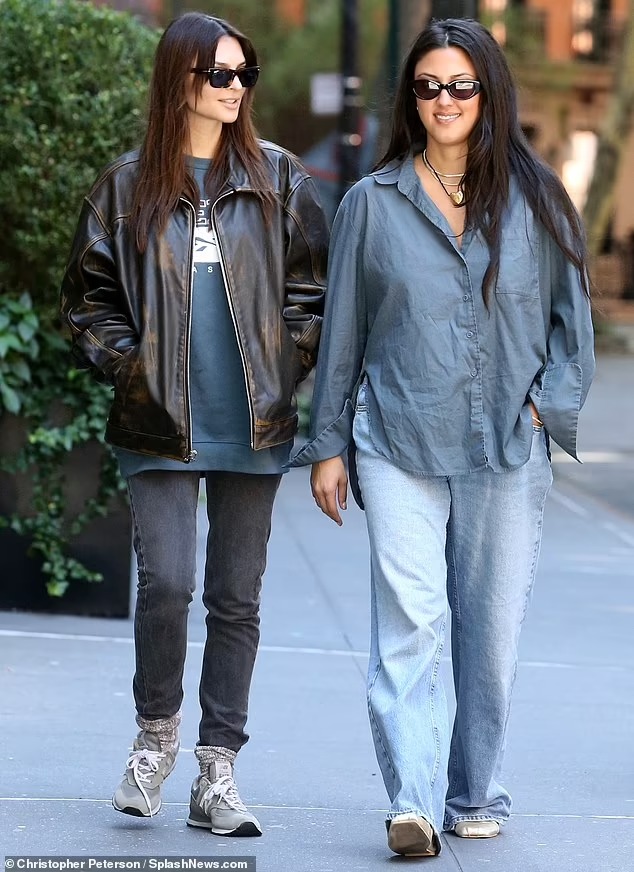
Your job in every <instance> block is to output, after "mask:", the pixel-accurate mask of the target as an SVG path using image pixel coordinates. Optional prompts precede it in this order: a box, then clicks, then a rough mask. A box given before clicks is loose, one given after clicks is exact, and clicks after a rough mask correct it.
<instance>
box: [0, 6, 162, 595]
mask: <svg viewBox="0 0 634 872" xmlns="http://www.w3.org/2000/svg"><path fill="white" fill-rule="evenodd" d="M0 22H1V26H0V414H2V413H3V412H4V413H5V414H11V413H13V414H18V413H19V414H20V415H21V416H22V417H23V418H24V419H25V421H26V425H27V431H28V432H27V439H26V442H25V444H24V446H23V448H22V449H21V451H20V452H19V453H18V454H17V455H16V456H14V457H2V458H0V471H3V472H4V473H5V474H8V475H15V474H16V473H22V474H24V473H26V474H27V475H28V476H29V478H30V481H31V484H32V499H31V502H32V510H31V511H30V512H29V514H28V516H23V515H22V516H21V515H17V514H16V515H13V516H12V517H0V524H2V525H3V526H10V527H11V528H12V529H13V530H14V531H15V532H17V533H18V534H20V535H22V536H24V537H26V539H27V540H28V541H29V542H30V545H31V551H32V553H34V554H37V555H38V556H39V557H40V558H41V560H42V567H43V573H44V576H45V579H46V581H47V588H48V591H49V593H51V594H52V595H57V596H60V595H62V594H63V593H64V591H65V590H66V588H67V586H68V584H69V583H70V582H71V581H72V580H84V581H96V580H99V576H98V575H96V574H95V573H93V572H90V571H88V570H87V569H86V568H85V567H83V566H82V565H81V564H79V563H78V562H77V561H76V560H74V559H73V558H72V557H71V556H70V550H69V541H70V540H71V538H72V537H73V536H74V535H75V534H77V533H78V532H80V530H81V529H82V527H83V526H84V525H85V524H87V523H88V522H90V521H91V520H92V519H93V518H94V517H97V516H99V515H104V514H106V513H107V512H108V508H109V506H110V505H111V500H112V498H113V496H114V495H115V493H116V492H117V490H118V489H119V488H120V481H119V479H118V475H117V470H116V466H115V464H114V461H113V459H112V456H111V455H110V454H109V453H108V452H104V455H103V457H104V460H103V465H102V469H101V474H100V481H99V490H98V493H97V495H96V497H95V498H94V499H91V500H90V501H89V502H88V503H87V504H86V505H85V506H83V507H82V509H81V511H80V513H79V514H76V515H74V516H69V511H68V508H67V503H68V501H67V499H66V495H65V493H66V483H65V480H64V473H63V467H64V461H65V459H66V457H67V454H68V452H69V451H71V450H72V449H73V448H75V447H76V446H81V445H82V444H84V443H86V442H91V441H97V442H103V430H104V421H105V417H106V414H107V410H108V407H109V404H110V392H109V391H108V389H107V388H104V387H103V386H100V385H97V384H96V383H95V382H94V381H93V380H92V379H91V377H90V375H89V374H87V373H85V372H77V371H76V370H74V369H73V367H72V364H71V356H70V347H69V342H68V338H67V337H66V336H65V335H64V334H62V333H61V332H60V328H59V323H58V319H57V310H58V300H59V285H60V281H61V277H62V273H63V270H64V266H65V262H66V258H67V257H68V253H69V250H70V244H71V240H72V236H73V233H74V229H75V225H76V222H77V218H78V215H79V210H80V206H81V201H82V198H83V196H84V195H85V194H86V193H87V191H88V189H89V188H90V186H91V184H92V182H93V181H94V179H95V177H96V175H97V173H98V171H99V169H100V168H101V167H103V166H104V164H106V163H108V162H109V161H110V160H112V159H113V158H114V157H116V155H117V154H119V153H120V152H123V151H125V150H127V149H129V148H132V147H134V146H136V145H137V144H138V143H139V140H140V136H141V129H142V124H141V119H142V115H143V111H144V103H145V97H146V92H147V86H148V83H149V77H150V74H151V67H152V59H153V55H154V49H155V46H156V42H157V39H158V33H157V32H156V31H154V30H150V29H149V28H147V27H145V26H144V25H143V24H141V23H140V22H139V21H137V20H136V19H134V18H132V17H131V16H130V15H127V14H124V13H118V12H113V11H112V10H110V9H107V8H96V7H94V6H92V5H91V4H90V3H84V2H79V0H0Z"/></svg>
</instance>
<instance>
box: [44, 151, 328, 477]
mask: <svg viewBox="0 0 634 872" xmlns="http://www.w3.org/2000/svg"><path fill="white" fill-rule="evenodd" d="M260 145H261V147H262V149H263V151H264V154H265V157H266V158H267V160H268V162H269V163H270V165H271V169H272V172H271V176H272V179H273V184H274V187H275V191H276V194H277V205H276V208H275V211H274V214H273V219H272V221H271V222H270V224H266V223H265V221H264V218H263V214H262V210H261V208H260V205H259V200H258V199H257V197H256V196H254V194H253V192H252V189H251V186H250V184H249V179H248V176H247V174H246V172H245V171H244V169H243V168H242V166H241V165H240V163H239V162H238V161H234V162H233V164H232V166H231V171H230V175H229V178H228V179H227V182H226V183H225V185H224V187H223V188H222V190H221V191H220V193H219V195H218V197H217V198H216V200H215V202H214V203H213V205H212V207H211V222H212V225H213V228H214V230H215V233H216V237H217V244H218V249H219V252H220V260H221V267H222V272H223V277H224V282H225V287H226V293H227V298H228V302H229V308H230V311H231V317H232V321H233V325H234V328H235V332H236V339H237V342H238V348H239V350H240V356H241V359H242V365H243V371H244V379H245V384H246V391H247V398H248V404H249V412H250V424H251V447H252V448H253V449H256V450H257V449H260V448H269V447H271V446H273V445H277V444H280V443H283V442H286V441H288V440H289V439H291V438H292V437H293V435H294V434H295V432H296V429H297V406H296V402H295V396H294V393H295V387H296V385H297V383H298V382H299V381H300V380H301V379H303V378H305V376H306V375H307V374H308V372H309V371H310V369H311V368H312V367H313V365H314V363H315V359H316V353H317V347H318V344H319V336H320V331H321V321H322V313H323V304H324V290H325V273H326V260H327V244H328V231H327V226H326V222H325V219H324V216H323V213H322V210H321V207H320V205H319V200H318V197H317V193H316V190H315V187H314V184H313V182H312V180H311V179H310V177H309V176H308V174H307V173H306V171H305V170H304V169H303V167H302V166H301V165H300V164H299V163H298V161H297V159H296V158H295V157H294V156H293V155H291V154H290V153H289V152H287V151H285V150H284V149H282V148H280V147H278V146H276V145H273V144H272V143H268V142H261V143H260ZM138 165H139V154H138V152H130V153H128V154H125V155H122V156H121V157H120V158H118V159H117V160H116V161H114V162H113V163H112V164H111V165H110V166H108V167H107V168H106V169H105V170H104V171H103V172H102V174H101V175H100V177H99V178H98V180H97V181H96V182H95V184H94V186H93V188H92V190H91V191H90V193H89V194H88V196H87V197H86V198H85V200H84V204H83V208H82V211H81V215H80V218H79V223H78V227H77V231H76V235H75V239H74V242H73V245H72V250H71V255H70V259H69V263H68V266H67V268H66V272H65V275H64V279H63V283H62V291H61V313H62V318H63V319H64V320H65V322H66V323H67V324H68V325H69V327H70V330H71V334H72V344H73V353H74V356H75V358H76V360H77V361H78V364H79V366H81V367H90V368H93V369H94V370H96V374H97V375H98V376H99V377H101V379H102V380H105V381H107V382H110V383H111V384H112V385H113V387H114V398H113V402H112V407H111V410H110V415H109V417H108V423H107V426H106V439H107V441H108V442H110V443H111V444H113V445H116V446H119V447H121V448H127V449H130V450H132V451H138V452H141V453H146V454H154V455H160V456H162V457H170V458H174V459H179V460H183V461H185V462H187V461H188V460H191V459H193V457H194V456H195V454H194V453H193V452H192V421H191V403H190V388H189V351H190V333H191V310H192V305H191V304H192V243H193V234H194V229H195V224H196V213H195V209H194V206H193V204H192V203H190V202H189V201H188V200H186V199H184V198H181V201H180V205H179V208H178V209H177V210H176V211H175V212H174V214H173V215H172V216H171V218H170V220H169V222H168V224H167V227H166V229H165V231H164V232H163V233H162V234H160V235H158V234H157V233H156V232H154V233H151V234H150V237H149V241H148V246H147V249H146V251H145V252H144V253H143V254H139V252H138V250H137V248H136V245H135V242H134V238H133V236H132V234H131V231H130V227H129V222H128V220H127V219H128V218H129V216H130V213H131V204H132V196H133V192H134V185H135V181H136V178H137V172H138ZM210 341H212V337H210Z"/></svg>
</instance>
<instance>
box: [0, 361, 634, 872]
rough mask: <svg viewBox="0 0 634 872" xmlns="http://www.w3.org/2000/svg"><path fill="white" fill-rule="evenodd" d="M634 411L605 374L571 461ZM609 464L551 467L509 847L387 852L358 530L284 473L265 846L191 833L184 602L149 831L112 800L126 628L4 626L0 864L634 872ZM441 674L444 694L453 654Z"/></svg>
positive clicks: (632, 638)
mask: <svg viewBox="0 0 634 872" xmlns="http://www.w3.org/2000/svg"><path fill="white" fill-rule="evenodd" d="M624 390H626V393H623V391H624ZM633 397H634V359H632V361H630V360H628V359H627V358H623V359H620V358H619V359H611V358H606V359H602V360H601V362H600V369H599V375H598V377H597V384H596V386H595V390H594V392H593V393H592V394H591V401H592V402H589V404H588V408H587V411H586V413H585V420H584V425H583V433H584V436H583V439H582V446H583V450H585V451H588V452H590V451H594V452H598V453H601V452H603V453H616V454H618V455H619V456H620V457H621V458H622V457H626V456H628V452H629V453H630V455H631V453H632V448H633V442H634V410H633V409H632V405H633V403H634V400H633V399H632V398H633ZM628 410H629V411H628ZM600 465H601V464H600V463H596V462H594V461H593V462H589V463H586V464H584V466H583V467H579V466H578V465H574V466H572V465H569V464H567V463H565V462H563V461H562V460H560V459H558V457H557V456H556V457H555V462H554V466H555V476H556V484H555V487H554V489H553V493H552V496H551V498H550V500H549V504H548V507H547V519H546V523H545V534H544V543H543V549H542V558H541V563H540V570H539V576H538V580H537V584H536V589H535V594H534V598H533V603H532V606H531V609H530V611H529V615H528V620H527V624H526V627H525V629H524V634H523V638H522V645H521V665H520V669H519V673H518V680H517V685H516V692H515V700H514V707H513V711H512V715H511V723H510V728H509V743H508V744H509V747H508V752H507V759H506V766H505V784H507V786H508V787H509V789H510V791H511V793H512V794H513V797H514V801H515V802H514V814H513V816H512V818H511V820H510V822H509V824H508V825H507V826H506V828H505V829H504V831H503V834H502V836H501V837H500V838H498V839H496V840H492V841H481V842H477V841H476V842H469V841H466V840H459V839H457V838H455V837H453V836H451V835H447V836H444V837H443V852H442V854H441V856H440V857H438V858H436V859H433V860H418V861H417V860H405V859H403V858H397V857H393V856H392V855H391V854H390V852H389V851H388V849H387V845H386V839H385V828H384V823H383V820H384V815H385V809H386V798H385V794H384V790H383V785H382V782H381V777H380V774H379V771H378V768H377V764H376V761H375V758H374V752H373V748H372V743H371V738H370V732H369V727H368V724H367V715H366V708H365V690H364V672H365V664H366V651H367V635H368V630H367V626H368V596H367V586H368V583H367V575H368V567H367V564H368V557H367V545H366V536H365V525H364V519H363V515H362V513H361V512H360V511H359V510H358V509H356V507H351V508H350V509H348V511H347V513H346V517H345V524H344V528H343V529H339V528H337V527H336V526H335V525H334V524H333V523H332V522H330V521H327V519H325V518H324V517H323V516H322V515H321V514H320V513H319V512H318V511H317V510H316V509H315V507H314V504H313V502H312V499H311V498H310V493H309V488H308V472H307V470H296V471H293V472H292V473H290V474H289V475H288V476H286V477H285V480H284V483H283V485H282V489H281V492H280V497H279V500H278V502H277V505H276V510H275V519H274V525H273V534H272V537H271V545H270V552H269V565H268V569H267V573H266V578H265V585H264V594H263V608H262V647H261V650H260V654H259V657H258V662H257V665H256V673H255V677H254V682H253V692H252V701H251V714H250V719H249V731H250V734H251V737H252V738H251V741H250V742H249V743H248V745H247V746H246V747H245V748H244V750H243V751H242V752H241V754H240V759H239V765H238V770H237V777H238V781H239V784H240V789H241V792H242V794H243V797H244V798H245V799H246V800H247V802H248V803H249V804H250V805H251V806H252V807H253V808H254V810H255V811H256V813H257V814H258V817H259V818H260V819H261V821H262V823H263V825H264V828H265V834H264V837H263V838H261V839H244V840H234V839H222V838H219V837H215V836H213V835H210V834H209V833H207V832H206V831H202V830H192V829H191V828H188V827H186V826H185V818H186V814H187V800H188V794H189V787H190V784H191V780H192V778H193V776H194V774H195V766H194V758H193V754H192V748H193V745H194V743H195V741H196V730H197V723H198V701H197V678H198V671H199V663H200V657H201V653H202V643H203V638H204V626H203V612H202V606H201V604H200V601H199V599H197V600H196V602H195V606H194V607H193V611H192V615H191V621H190V645H189V654H188V662H187V668H186V699H185V703H184V710H183V715H184V717H183V750H182V752H181V755H180V759H179V765H178V766H177V768H176V770H175V771H174V773H173V775H172V776H171V777H170V779H169V780H168V781H167V782H166V785H165V789H164V800H165V802H164V807H163V810H162V811H161V812H160V814H159V815H158V816H157V817H156V818H154V819H153V820H143V819H138V818H132V817H127V816H125V815H120V814H117V813H116V812H114V811H113V810H112V808H111V806H110V797H111V794H112V791H113V789H114V787H115V785H116V783H117V780H118V777H119V775H120V773H121V771H122V768H123V765H124V763H125V753H126V748H127V747H128V746H129V744H130V741H131V739H132V736H133V735H134V731H135V727H134V718H133V709H132V703H131V693H130V682H131V676H132V670H133V647H132V644H131V636H132V624H131V621H129V620H128V621H117V620H112V621H108V620H99V619H83V618H71V617H47V616H43V615H31V614H20V613H0V650H1V651H2V654H1V655H0V700H1V702H0V729H1V731H2V736H3V743H2V744H3V749H4V753H3V765H2V769H1V770H0V772H1V775H0V845H1V846H2V848H3V851H4V853H5V854H31V855H38V854H45V855H86V856H94V855H116V856H129V855H140V856H143V855H146V856H150V855H151V856H162V855H165V856H172V857H178V856H198V857H202V856H206V857H218V858H219V857H223V858H230V857H241V856H255V857H256V858H257V869H258V872H341V870H346V872H348V870H350V872H353V870H354V872H357V870H358V872H361V870H369V872H375V870H382V869H384V870H387V869H389V868H390V865H391V864H393V863H396V864H399V863H405V864H409V866H414V865H415V864H418V866H419V867H420V868H429V869H433V870H434V872H479V870H481V869H487V870H490V872H629V870H630V869H632V868H633V867H634V750H633V746H632V737H633V736H634V506H633V507H632V512H631V514H629V513H628V508H627V504H625V505H621V504H619V508H618V510H616V509H613V508H611V507H610V506H608V505H607V503H606V502H604V498H603V497H601V500H599V499H595V497H594V496H592V494H593V492H594V489H595V488H596V481H595V480H596V478H597V476H596V474H595V473H594V472H592V470H594V469H596V468H598V466H600ZM617 465H618V464H614V463H613V464H611V465H610V468H611V467H612V466H617ZM587 470H590V472H589V473H588V471H587ZM581 472H583V475H585V476H586V478H587V480H588V481H590V483H589V484H588V481H584V480H581V475H580V474H579V473H581ZM620 479H627V480H628V481H629V487H630V490H629V494H630V499H631V495H632V494H634V470H631V469H630V468H629V467H627V466H625V467H623V466H622V467H621V475H620ZM609 499H610V500H611V499H612V496H611V495H610V494H609ZM200 547H201V555H200V556H201V559H202V549H203V547H204V546H203V542H202V541H201V543H200ZM442 672H443V677H444V678H445V679H446V680H447V682H450V664H449V662H448V660H447V658H445V659H444V660H443V664H442Z"/></svg>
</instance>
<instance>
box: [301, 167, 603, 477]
mask: <svg viewBox="0 0 634 872" xmlns="http://www.w3.org/2000/svg"><path fill="white" fill-rule="evenodd" d="M451 234H452V231H451V228H450V226H449V224H448V222H447V220H446V219H445V218H444V216H443V215H442V213H441V212H440V210H439V209H438V208H437V207H436V206H435V204H434V203H433V201H432V200H431V199H430V197H429V196H428V195H427V193H426V192H425V190H424V188H423V186H422V184H421V183H420V180H419V178H418V176H417V175H416V171H415V169H414V163H413V159H412V157H411V156H409V157H408V158H406V159H405V160H404V161H402V162H394V163H392V164H389V165H388V166H387V167H385V168H383V169H382V170H380V171H377V172H375V173H374V174H372V175H371V176H368V177H366V178H364V179H362V180H361V181H360V182H358V183H357V184H356V185H354V187H353V188H352V189H351V190H350V191H349V192H348V194H347V195H346V196H345V198H344V199H343V201H342V203H341V206H340V208H339V210H338V212H337V215H336V218H335V222H334V226H333V233H332V241H331V248H330V261H329V269H328V294H327V302H326V314H325V322H324V330H323V333H322V340H321V347H320V351H319V360H318V366H317V374H316V381H315V390H314V395H313V405H312V412H311V426H310V437H309V441H308V443H307V444H306V445H305V446H304V447H303V448H302V449H301V450H300V452H299V453H298V454H297V455H296V456H295V458H294V459H293V462H292V465H293V466H299V465H303V464H306V463H312V462H313V461H316V460H324V459H326V458H329V457H334V456H337V455H339V454H341V453H342V452H343V451H344V450H345V449H346V448H347V447H348V445H349V443H350V442H351V440H352V419H353V415H354V402H355V390H356V388H357V386H358V384H359V382H360V380H361V378H362V377H363V376H365V378H366V381H367V385H368V390H367V399H368V407H369V419H370V434H371V437H372V440H373V442H374V445H375V447H376V449H377V450H378V451H379V452H380V453H382V454H383V455H384V456H385V457H387V458H389V459H390V460H392V462H394V463H395V464H396V465H398V466H399V467H400V468H402V469H404V470H409V471H411V472H415V473H419V474H424V475H443V476H445V475H457V474H463V473H468V472H472V471H476V470H479V469H483V468H485V467H489V468H491V469H492V470H494V471H496V472H501V471H503V470H507V469H514V468H516V467H519V466H522V465H523V464H524V463H526V461H527V460H528V458H529V455H530V448H531V439H532V421H531V410H530V407H529V398H530V399H531V400H532V401H533V403H534V404H535V407H536V408H537V411H538V412H539V415H540V417H541V420H542V421H543V423H544V426H545V428H546V430H547V432H548V434H549V435H550V436H551V437H552V438H553V439H554V440H555V441H556V442H557V443H558V444H559V445H560V446H561V447H562V448H563V449H564V450H565V451H567V452H568V453H569V454H571V455H572V456H573V457H575V458H576V456H577V455H576V451H577V449H576V434H577V419H578V415H579V410H580V408H581V406H582V404H583V402H584V400H585V397H586V394H587V392H588V388H589V386H590V381H591V379H592V376H593V374H594V353H593V333H592V321H591V314H590V304H589V301H588V298H587V296H586V295H585V294H584V292H583V289H582V287H581V282H580V279H579V275H578V272H577V270H576V269H575V268H574V266H573V265H572V264H570V262H569V261H568V260H567V258H566V257H565V255H564V254H563V253H562V252H561V250H560V249H559V247H558V246H557V245H556V244H555V242H554V241H553V240H552V238H551V237H550V235H549V234H548V233H547V232H546V230H545V229H544V227H543V226H542V225H541V224H540V223H539V222H538V221H537V220H536V219H535V217H534V216H533V214H532V212H531V210H530V208H529V207H528V204H527V203H526V201H525V199H524V197H523V196H522V194H521V192H520V189H519V186H518V185H517V184H516V183H515V182H513V183H512V185H511V192H510V197H509V203H508V208H507V212H506V217H505V220H504V224H503V230H502V240H501V256H500V270H499V277H498V280H497V285H496V287H495V288H491V293H490V300H489V305H488V308H487V306H486V305H485V303H484V299H483V291H482V282H483V278H484V273H485V271H486V268H487V264H488V262H489V251H488V247H487V245H486V242H485V241H484V239H483V237H482V236H481V234H480V233H474V232H472V231H470V230H467V231H466V232H465V234H464V236H463V243H462V247H460V246H458V245H457V242H456V239H455V237H452V235H451Z"/></svg>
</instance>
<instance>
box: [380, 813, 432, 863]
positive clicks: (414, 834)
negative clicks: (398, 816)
mask: <svg viewBox="0 0 634 872" xmlns="http://www.w3.org/2000/svg"><path fill="white" fill-rule="evenodd" d="M430 830H431V828H430ZM432 839H433V835H432V834H431V832H430V833H427V832H426V831H425V830H424V829H423V828H422V827H421V825H420V824H419V823H418V821H396V822H395V823H392V824H390V829H389V830H388V834H387V844H388V847H389V848H390V850H391V851H394V853H395V854H401V855H402V856H404V857H435V856H436V848H435V847H434V845H433V842H432Z"/></svg>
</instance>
